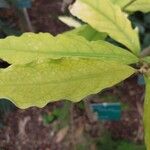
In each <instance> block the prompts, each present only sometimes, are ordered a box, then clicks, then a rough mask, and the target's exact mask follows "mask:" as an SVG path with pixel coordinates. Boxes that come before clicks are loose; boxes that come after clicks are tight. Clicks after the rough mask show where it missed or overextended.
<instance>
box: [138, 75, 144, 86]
mask: <svg viewBox="0 0 150 150" xmlns="http://www.w3.org/2000/svg"><path fill="white" fill-rule="evenodd" d="M137 83H138V85H145V80H144V77H143V75H139V76H138V79H137Z"/></svg>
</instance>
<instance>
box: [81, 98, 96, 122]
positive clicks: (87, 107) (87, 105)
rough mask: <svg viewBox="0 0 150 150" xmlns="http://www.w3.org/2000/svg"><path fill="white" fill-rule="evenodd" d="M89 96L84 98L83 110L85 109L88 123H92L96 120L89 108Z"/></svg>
mask: <svg viewBox="0 0 150 150" xmlns="http://www.w3.org/2000/svg"><path fill="white" fill-rule="evenodd" d="M91 97H92V96H89V97H87V98H85V99H84V106H85V111H86V114H87V117H88V119H89V121H90V123H93V122H95V121H96V118H95V116H94V113H93V112H92V110H91V108H90V100H91Z"/></svg>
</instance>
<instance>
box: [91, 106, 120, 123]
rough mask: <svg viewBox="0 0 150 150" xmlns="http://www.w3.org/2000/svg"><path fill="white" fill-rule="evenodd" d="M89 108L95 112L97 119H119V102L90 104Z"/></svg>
mask: <svg viewBox="0 0 150 150" xmlns="http://www.w3.org/2000/svg"><path fill="white" fill-rule="evenodd" d="M91 108H92V110H93V112H95V113H96V114H97V117H98V119H99V120H103V121H119V120H120V119H121V104H120V103H101V104H91Z"/></svg>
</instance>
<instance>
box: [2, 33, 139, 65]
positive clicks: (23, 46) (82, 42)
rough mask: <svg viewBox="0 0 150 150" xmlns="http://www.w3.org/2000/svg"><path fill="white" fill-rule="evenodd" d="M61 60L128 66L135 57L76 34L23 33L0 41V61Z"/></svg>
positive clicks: (107, 44)
mask: <svg viewBox="0 0 150 150" xmlns="http://www.w3.org/2000/svg"><path fill="white" fill-rule="evenodd" d="M62 57H78V58H92V59H100V60H107V61H112V60H113V61H117V62H120V63H124V64H131V63H135V62H137V61H138V59H137V57H136V56H134V55H133V54H131V53H130V52H128V51H127V50H124V49H122V48H119V47H117V46H113V45H112V44H109V43H107V42H105V41H97V42H89V41H87V40H86V39H85V38H83V37H81V36H77V35H59V36H57V37H53V36H52V35H50V34H48V33H40V34H34V33H26V34H24V35H22V36H21V37H15V36H10V37H7V38H6V39H1V40H0V58H1V59H3V60H5V61H8V62H9V63H12V64H25V63H29V62H32V61H34V60H37V61H43V60H45V59H47V58H52V59H58V58H62Z"/></svg>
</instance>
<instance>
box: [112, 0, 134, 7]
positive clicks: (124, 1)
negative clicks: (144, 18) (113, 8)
mask: <svg viewBox="0 0 150 150" xmlns="http://www.w3.org/2000/svg"><path fill="white" fill-rule="evenodd" d="M110 1H111V2H112V3H113V4H116V5H118V6H120V7H121V8H123V7H125V6H126V5H128V4H129V3H130V2H132V1H133V0H110Z"/></svg>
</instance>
